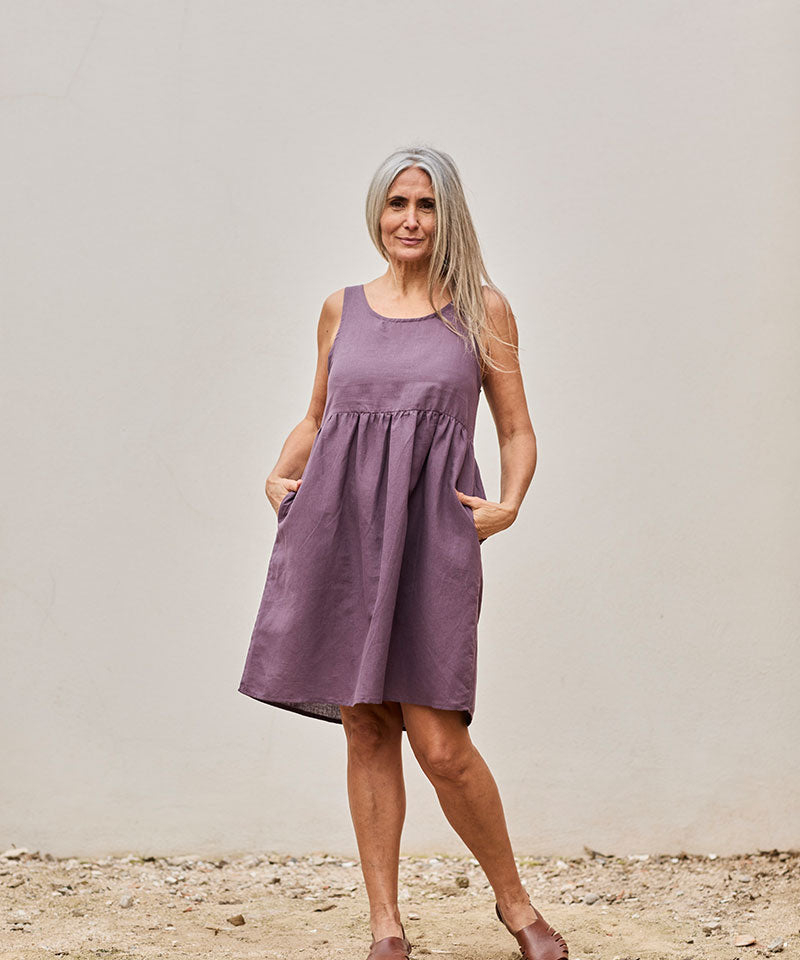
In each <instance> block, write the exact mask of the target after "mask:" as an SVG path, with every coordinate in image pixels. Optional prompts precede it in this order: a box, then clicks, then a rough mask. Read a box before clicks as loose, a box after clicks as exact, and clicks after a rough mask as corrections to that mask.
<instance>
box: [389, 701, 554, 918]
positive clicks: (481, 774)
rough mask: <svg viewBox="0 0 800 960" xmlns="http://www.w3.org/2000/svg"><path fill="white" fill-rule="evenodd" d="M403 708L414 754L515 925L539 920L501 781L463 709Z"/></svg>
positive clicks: (498, 901) (450, 821)
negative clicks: (520, 864) (526, 884)
mask: <svg viewBox="0 0 800 960" xmlns="http://www.w3.org/2000/svg"><path fill="white" fill-rule="evenodd" d="M401 706H402V710H403V716H404V718H405V724H406V732H407V735H408V741H409V743H410V744H411V749H412V750H413V751H414V756H415V757H416V758H417V760H418V762H419V765H420V767H421V768H422V770H423V772H424V773H425V776H427V778H428V779H429V780H430V781H431V783H432V784H433V787H434V789H435V790H436V795H437V796H438V798H439V803H440V804H441V807H442V811H443V812H444V815H445V817H447V820H448V822H449V823H450V825H451V826H452V827H453V829H454V830H455V831H456V833H457V834H458V835H459V836H460V837H461V839H462V840H463V841H464V843H465V844H466V845H467V847H468V848H469V849H470V850H471V851H472V853H473V854H474V856H475V858H476V860H477V861H478V863H480V865H481V867H482V868H483V872H484V873H485V874H486V878H487V879H488V881H489V883H490V884H491V885H492V889H493V890H494V894H495V897H496V899H497V903H498V904H499V906H500V911H501V912H502V914H503V918H504V919H505V921H506V923H507V924H508V926H509V928H510V929H511V930H514V931H516V930H520V929H522V927H525V926H527V925H528V924H529V923H533V922H534V920H535V919H536V914H535V913H534V912H533V909H532V907H531V904H530V903H529V899H528V897H529V895H528V893H527V892H526V891H525V887H523V885H522V882H521V880H520V876H519V872H518V870H517V865H516V862H515V860H514V854H513V851H512V849H511V842H510V840H509V838H508V829H507V826H506V818H505V813H504V811H503V804H502V802H501V800H500V794H499V792H498V790H497V784H496V783H495V780H494V777H493V776H492V774H491V771H490V770H489V768H488V766H487V765H486V762H485V761H484V759H483V757H482V756H481V754H480V753H479V752H478V750H477V748H476V747H475V745H474V744H473V742H472V738H471V737H470V735H469V730H468V727H467V726H466V724H465V723H464V719H463V715H462V712H461V711H460V710H437V709H435V708H434V707H426V706H420V705H419V704H412V703H403V704H401Z"/></svg>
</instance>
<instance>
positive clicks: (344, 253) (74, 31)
mask: <svg viewBox="0 0 800 960" xmlns="http://www.w3.org/2000/svg"><path fill="white" fill-rule="evenodd" d="M415 11H416V12H415ZM3 19H4V27H3V29H2V30H0V38H1V39H0V43H2V46H3V48H4V49H3V50H2V51H0V54H2V55H0V62H2V63H3V68H2V69H3V73H2V90H0V95H1V99H0V123H1V124H2V134H3V143H4V146H3V149H2V152H0V164H2V183H3V203H2V205H3V212H2V231H1V235H2V249H1V250H0V254H1V255H2V270H3V292H2V310H3V314H4V320H3V351H2V365H3V367H2V386H1V387H0V389H2V403H3V410H4V416H3V418H2V437H0V439H1V440H2V449H3V464H4V466H3V471H2V484H3V485H2V496H1V497H0V529H2V540H3V547H4V549H3V552H2V574H1V576H2V593H3V604H2V609H3V613H2V640H3V650H4V666H3V680H2V697H1V698H0V704H2V706H0V711H1V713H0V720H2V723H3V742H2V781H3V790H2V792H1V796H0V804H1V806H0V847H2V848H5V847H6V846H8V845H10V844H11V843H16V844H18V845H25V846H28V847H30V848H32V849H40V850H42V851H45V850H49V851H51V852H53V853H55V854H67V853H81V854H89V853H97V852H99V851H114V852H117V851H128V850H136V851H153V852H160V853H168V852H176V851H181V852H187V851H188V852H199V853H207V852H217V853H220V852H235V851H244V850H250V849H256V850H261V849H267V848H269V849H279V850H285V851H295V852H300V851H308V850H320V851H329V852H346V853H348V854H352V853H354V852H355V842H354V836H353V831H352V826H351V823H350V819H349V811H348V806H347V796H346V784H345V762H346V754H345V745H344V737H343V731H342V728H341V727H339V726H334V725H332V724H326V723H323V722H321V721H318V720H312V719H309V718H305V717H299V716H296V715H293V714H289V713H285V712H282V711H278V710H277V709H275V708H272V707H268V706H266V705H263V704H259V703H256V702H255V701H252V700H249V699H247V698H245V697H243V696H242V695H241V694H240V693H238V692H237V685H238V682H239V677H240V674H241V669H242V666H243V663H244V657H245V653H246V649H247V645H248V641H249V637H250V631H251V629H252V626H253V622H254V619H255V614H256V609H257V605H258V601H259V599H260V595H261V589H262V587H263V581H264V577H265V573H266V564H267V560H268V557H269V551H270V549H271V546H272V538H273V536H274V530H275V519H274V514H273V512H272V510H271V509H270V508H269V506H268V504H267V502H266V500H265V497H264V493H263V483H264V478H265V476H266V474H267V472H268V471H269V470H270V469H271V467H272V466H273V464H274V462H275V459H276V457H277V455H278V452H279V449H280V446H281V444H282V443H283V440H284V439H285V436H286V434H287V432H288V431H289V430H290V429H291V427H292V426H293V425H294V424H295V423H296V422H297V420H298V419H299V418H300V417H301V416H302V415H303V413H304V412H305V410H306V406H307V403H308V399H309V395H310V389H311V381H312V376H313V372H314V364H315V335H316V321H317V317H318V315H319V309H320V306H321V303H322V301H323V299H324V298H325V296H327V294H328V293H330V292H331V291H333V290H335V289H337V288H338V287H341V286H344V285H345V284H354V283H361V282H363V281H366V280H369V279H371V278H373V277H375V276H377V275H379V274H380V273H382V272H383V269H384V267H383V263H382V261H380V260H379V259H378V257H377V255H376V254H375V252H374V250H373V249H372V247H371V245H370V242H369V239H368V237H367V233H366V228H365V226H364V223H363V213H362V210H363V203H364V196H365V190H366V187H367V184H368V181H369V178H370V176H371V174H372V172H373V170H374V168H375V166H376V165H377V164H378V162H379V161H380V160H381V159H382V158H383V157H384V156H385V155H386V154H387V153H389V152H390V151H391V150H392V149H394V148H395V147H398V146H401V145H404V144H406V143H408V142H410V141H414V140H416V139H418V138H420V139H425V140H428V141H429V142H431V143H432V144H434V145H436V146H438V147H440V148H443V149H445V150H447V151H448V152H450V153H451V154H452V155H453V157H454V158H455V159H456V161H457V163H458V164H459V166H460V169H461V171H462V174H463V177H464V180H465V183H466V187H467V191H468V197H469V200H470V203H471V205H472V209H473V214H474V217H475V220H476V223H477V227H478V231H479V234H480V237H481V242H482V245H483V249H484V252H485V256H486V260H487V263H488V266H489V270H490V273H491V275H492V277H493V279H494V280H495V281H496V282H497V283H498V284H499V285H500V287H501V288H502V289H503V290H505V292H506V293H507V294H508V296H509V297H510V299H511V302H512V304H513V305H514V307H515V310H516V313H517V317H518V322H519V329H520V335H521V343H522V357H523V364H524V375H525V382H526V388H527V393H528V399H529V403H530V410H531V415H532V418H533V422H534V426H535V429H536V432H537V436H538V440H539V466H538V469H537V472H536V476H535V478H534V481H533V484H532V486H531V488H530V490H529V493H528V497H527V499H526V501H525V503H524V506H523V510H522V513H521V515H520V517H519V519H518V521H517V523H516V524H515V525H514V526H513V527H512V528H511V529H510V530H508V531H507V532H505V533H502V534H499V535H497V536H496V537H494V538H492V539H491V540H489V541H488V542H487V543H486V544H484V547H483V560H484V566H485V578H486V583H485V594H484V606H483V612H482V617H481V630H480V652H479V680H478V699H477V710H476V714H475V720H474V723H473V726H472V728H471V731H472V734H473V738H474V740H475V742H476V744H477V746H478V748H479V749H480V750H481V751H482V753H483V754H484V756H485V758H486V759H487V762H488V763H489V765H490V767H491V769H492V771H493V772H494V774H495V777H496V779H497V780H498V783H499V786H500V788H501V792H502V796H503V799H504V803H505V807H506V813H507V817H508V821H509V825H510V828H511V832H512V835H513V839H514V843H515V849H516V850H517V851H518V852H519V853H520V854H522V853H526V852H531V853H536V852H539V853H551V852H552V853H555V852H558V853H561V854H571V853H580V852H582V848H583V845H584V844H587V845H589V846H591V847H593V848H595V849H599V850H601V851H609V852H619V853H624V852H633V853H639V852H648V851H650V852H668V851H679V850H681V849H685V850H687V851H697V852H709V851H714V852H718V853H720V854H723V853H726V852H735V851H741V850H745V849H754V848H757V847H763V848H771V847H786V846H790V845H795V846H797V845H798V843H800V803H799V802H798V800H800V770H798V765H797V762H796V761H797V752H796V742H797V737H798V734H800V719H799V717H798V710H799V708H798V684H799V682H800V652H799V648H798V642H797V641H798V612H799V610H798V608H799V606H800V604H799V603H798V595H797V583H798V553H797V544H798V533H799V532H800V531H798V525H799V524H798V521H799V520H800V506H799V505H798V496H797V476H798V470H800V457H799V456H798V454H799V453H800V447H799V446H798V435H797V434H798V431H797V414H798V402H799V399H800V398H798V375H797V374H798V364H797V360H798V347H799V346H800V335H799V333H798V322H797V319H798V317H797V306H798V296H797V287H796V285H795V284H793V283H792V280H793V279H794V278H793V277H792V276H791V268H795V269H796V262H797V256H798V235H797V223H798V217H799V215H800V210H798V206H800V204H798V199H799V197H798V179H797V171H798V169H800V156H798V154H799V153H800V150H798V140H799V139H800V124H799V123H798V111H797V106H798V104H797V101H798V87H797V77H796V72H795V70H794V62H795V60H796V57H797V55H798V52H799V51H798V49H797V39H796V38H797V36H798V33H797V28H798V21H799V20H800V8H798V6H797V4H794V3H790V2H772V3H757V2H750V3H737V4H730V3H726V2H723V0H713V2H705V3H699V4H698V3H689V2H686V3H674V2H638V0H629V2H615V3H590V2H574V3H569V4H565V3H560V2H557V0H552V2H545V3H534V4H520V3H505V2H500V3H492V4H490V5H487V6H486V7H484V8H481V7H480V6H478V7H474V6H473V7H470V6H468V5H465V4H457V3H439V2H434V3H432V4H430V5H427V6H426V7H425V12H424V15H423V14H422V12H421V8H420V9H419V10H417V8H414V7H413V6H411V7H407V8H402V9H400V8H398V6H397V5H391V4H379V3H374V2H369V3H368V2H349V3H342V4H337V3H333V4H331V3H321V2H316V3H312V4H305V5H302V6H301V5H297V4H285V3H281V4H278V3H272V2H267V3H264V2H256V0H246V2H232V3H231V2H226V3H223V2H221V0H203V2H196V3H177V2H165V0H158V2H155V0H152V2H124V0H116V2H114V0H111V2H102V3H101V2H94V0H92V2H89V0H85V2H79V0H75V2H71V3H69V4H62V3H55V2H53V0H49V2H44V3H41V4H31V3H28V2H22V0H16V2H14V0H6V2H5V3H4V4H3ZM476 450H477V455H478V459H479V462H480V464H481V469H482V471H483V476H484V480H485V482H486V486H487V493H488V495H489V496H490V497H497V496H499V464H498V452H497V441H496V437H495V434H494V430H493V423H492V419H491V416H490V414H489V411H488V408H487V407H486V404H485V399H483V400H482V401H481V409H480V412H479V420H478V429H477V436H476ZM404 749H405V751H406V754H405V755H406V771H407V778H408V791H409V797H408V819H407V822H406V827H405V832H404V836H403V847H404V851H405V852H408V853H413V852H418V851H428V850H439V851H454V852H464V851H465V848H464V846H463V844H462V843H461V841H460V840H459V839H458V838H457V837H456V835H455V834H454V833H453V832H452V830H451V828H450V827H449V825H448V824H447V822H446V820H445V819H444V816H443V814H442V813H441V810H440V809H439V807H438V804H437V800H436V796H435V794H434V792H433V789H432V787H431V786H430V784H429V783H428V781H427V780H425V779H424V777H423V776H422V774H421V773H420V771H419V769H418V768H417V766H416V762H415V760H414V757H413V754H412V753H411V751H410V748H409V747H408V744H407V743H406V744H405V746H404Z"/></svg>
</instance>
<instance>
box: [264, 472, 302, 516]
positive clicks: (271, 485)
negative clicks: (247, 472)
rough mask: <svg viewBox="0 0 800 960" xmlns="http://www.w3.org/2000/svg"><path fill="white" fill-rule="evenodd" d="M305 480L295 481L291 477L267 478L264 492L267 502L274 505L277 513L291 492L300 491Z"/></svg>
mask: <svg viewBox="0 0 800 960" xmlns="http://www.w3.org/2000/svg"><path fill="white" fill-rule="evenodd" d="M302 482H303V478H302V477H300V478H299V479H297V480H293V479H292V478H291V477H272V476H269V477H267V482H266V485H265V487H264V490H265V492H266V494H267V500H269V502H270V503H271V504H272V508H273V510H274V511H275V513H277V512H278V508H279V507H280V505H281V501H282V500H283V498H284V497H285V496H286V494H287V493H288V492H289V491H290V490H299V489H300V484H301V483H302Z"/></svg>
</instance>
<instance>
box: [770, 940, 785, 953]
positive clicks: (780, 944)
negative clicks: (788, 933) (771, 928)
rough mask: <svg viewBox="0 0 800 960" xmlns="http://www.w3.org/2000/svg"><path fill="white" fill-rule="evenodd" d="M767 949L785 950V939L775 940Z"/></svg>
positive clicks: (773, 951)
mask: <svg viewBox="0 0 800 960" xmlns="http://www.w3.org/2000/svg"><path fill="white" fill-rule="evenodd" d="M767 950H769V952H770V953H778V952H779V951H781V950H783V940H773V941H772V943H770V944H769V945H768V946H767Z"/></svg>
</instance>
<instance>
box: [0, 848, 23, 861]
mask: <svg viewBox="0 0 800 960" xmlns="http://www.w3.org/2000/svg"><path fill="white" fill-rule="evenodd" d="M27 852H28V848H27V847H12V848H11V849H10V850H6V851H5V853H0V857H5V858H6V860H19V858H20V857H22V856H24V854H26V853H27Z"/></svg>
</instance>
